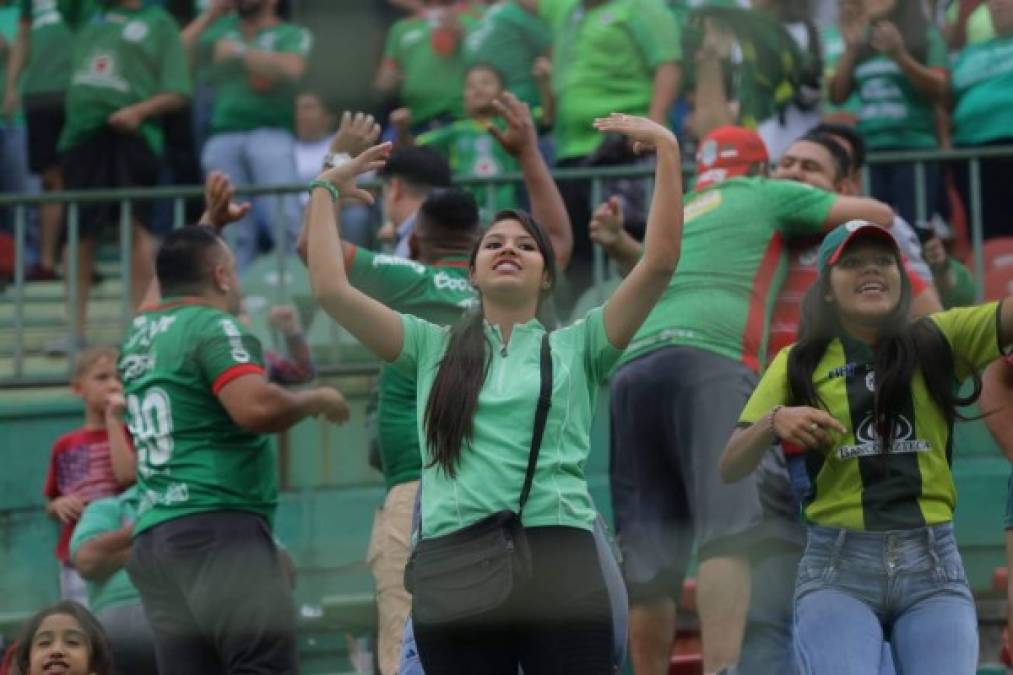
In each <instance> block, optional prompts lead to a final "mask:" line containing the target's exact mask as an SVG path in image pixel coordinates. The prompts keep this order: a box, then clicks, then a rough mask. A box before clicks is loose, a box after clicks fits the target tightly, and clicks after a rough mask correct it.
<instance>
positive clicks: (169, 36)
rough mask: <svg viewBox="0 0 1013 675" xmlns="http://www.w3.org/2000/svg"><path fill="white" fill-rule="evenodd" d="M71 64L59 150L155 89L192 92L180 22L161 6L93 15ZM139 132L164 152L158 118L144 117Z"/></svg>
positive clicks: (149, 142)
mask: <svg viewBox="0 0 1013 675" xmlns="http://www.w3.org/2000/svg"><path fill="white" fill-rule="evenodd" d="M73 63H74V68H73V76H72V77H71V83H70V88H69V89H68V90H67V118H66V123H65V124H64V127H63V133H62V134H61V135H60V149H61V150H66V149H67V148H70V147H73V146H74V145H77V144H78V143H80V142H81V141H83V140H85V139H86V138H88V137H89V136H91V135H93V134H95V133H96V132H97V131H99V130H100V129H102V128H103V127H105V126H106V120H107V119H108V118H109V116H110V115H111V114H112V113H114V112H116V111H117V110H119V109H120V108H123V107H125V106H128V105H133V104H134V103H140V102H141V101H146V100H148V99H149V98H151V97H152V96H154V95H156V94H162V93H167V92H170V93H175V94H181V95H183V96H189V94H190V75H189V72H188V70H187V64H186V57H185V56H184V55H183V43H182V41H181V40H180V37H179V26H177V25H176V21H175V19H173V18H172V17H171V16H169V14H168V13H167V12H166V11H165V10H164V9H161V8H159V7H148V8H144V9H139V10H130V9H122V8H117V9H113V10H109V11H108V12H106V13H105V14H104V15H101V16H97V17H95V19H93V20H92V21H91V22H90V23H89V24H88V25H87V26H85V27H84V28H82V29H81V31H80V33H78V36H77V39H76V40H75V43H74V56H73ZM139 133H140V134H141V136H143V137H144V140H145V141H147V143H148V145H149V146H150V147H151V149H152V150H154V151H155V152H156V153H161V152H162V144H163V140H164V139H163V135H162V125H161V124H160V122H159V120H158V119H157V118H149V119H147V120H145V121H144V123H143V124H142V125H141V128H140V130H139Z"/></svg>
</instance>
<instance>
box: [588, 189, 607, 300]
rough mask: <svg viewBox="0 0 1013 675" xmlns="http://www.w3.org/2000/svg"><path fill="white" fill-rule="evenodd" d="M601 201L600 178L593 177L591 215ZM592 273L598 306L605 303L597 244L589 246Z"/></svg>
mask: <svg viewBox="0 0 1013 675" xmlns="http://www.w3.org/2000/svg"><path fill="white" fill-rule="evenodd" d="M601 200H602V186H601V178H598V177H595V178H593V179H592V180H591V213H594V210H595V209H596V208H598V205H599V204H601ZM591 251H592V255H593V256H594V257H593V259H592V273H593V274H594V292H595V299H596V300H597V302H598V304H599V305H601V304H604V302H605V251H604V250H603V249H602V247H601V246H599V245H598V244H595V243H592V244H591Z"/></svg>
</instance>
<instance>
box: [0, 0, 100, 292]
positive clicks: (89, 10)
mask: <svg viewBox="0 0 1013 675" xmlns="http://www.w3.org/2000/svg"><path fill="white" fill-rule="evenodd" d="M17 2H18V5H19V6H20V11H21V13H20V16H21V20H20V24H19V26H18V32H17V36H16V37H15V39H14V41H13V43H12V44H11V45H10V56H9V58H8V59H7V63H6V69H7V81H6V86H5V88H4V101H3V116H4V117H6V118H8V119H11V118H12V117H14V116H15V114H16V113H17V111H18V109H19V108H20V107H22V105H21V104H22V102H23V108H24V113H25V122H26V125H27V131H28V166H29V168H30V169H31V171H32V173H34V174H38V175H39V177H40V178H41V179H42V187H43V189H45V190H47V191H48V190H62V189H63V169H62V165H61V162H60V153H59V150H58V149H57V142H58V141H59V139H60V132H61V131H62V130H63V124H64V105H65V101H64V93H65V92H66V90H67V87H69V86H70V74H71V45H72V44H73V40H74V34H75V33H76V32H77V31H78V30H79V29H80V28H81V27H82V26H83V25H84V24H85V23H86V22H87V21H88V20H89V19H90V18H91V16H92V14H94V13H95V11H96V9H97V6H96V3H95V2H94V1H93V0H17ZM39 225H40V227H41V232H40V242H39V243H40V250H39V254H40V255H39V263H38V265H37V266H36V267H35V268H34V269H33V270H31V271H30V273H29V276H30V277H31V278H34V279H39V280H45V279H54V278H56V275H55V273H54V272H53V270H54V268H55V266H56V263H57V261H58V258H59V253H60V232H61V230H62V227H63V205H62V204H52V203H50V204H42V205H41V206H40V207H39Z"/></svg>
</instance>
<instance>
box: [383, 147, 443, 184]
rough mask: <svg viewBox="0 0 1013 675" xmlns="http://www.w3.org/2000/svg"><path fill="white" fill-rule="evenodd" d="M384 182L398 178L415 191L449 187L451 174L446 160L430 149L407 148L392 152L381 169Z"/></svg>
mask: <svg viewBox="0 0 1013 675" xmlns="http://www.w3.org/2000/svg"><path fill="white" fill-rule="evenodd" d="M380 177H381V178H382V179H384V180H390V179H391V178H399V179H401V180H402V181H403V182H405V183H407V184H408V185H410V186H412V187H414V188H415V189H416V190H417V191H424V192H428V191H429V190H432V189H433V188H438V187H450V183H451V180H452V174H451V171H450V164H449V162H447V159H446V158H445V157H444V156H443V155H441V154H440V153H438V152H436V151H435V150H433V149H432V148H425V147H419V146H414V145H412V146H407V147H401V148H397V149H396V150H394V152H392V153H391V155H390V159H388V160H387V163H386V164H385V165H384V167H383V168H382V169H380Z"/></svg>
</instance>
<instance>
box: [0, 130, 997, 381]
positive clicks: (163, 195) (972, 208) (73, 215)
mask: <svg viewBox="0 0 1013 675" xmlns="http://www.w3.org/2000/svg"><path fill="white" fill-rule="evenodd" d="M1011 156H1013V146H1003V147H989V148H974V149H964V150H952V151H946V152H943V151H938V150H936V151H909V152H889V153H875V154H871V155H870V156H869V158H868V163H869V164H870V165H874V164H887V163H909V164H914V167H915V191H916V194H915V197H916V199H915V201H916V204H917V209H918V211H917V217H918V220H919V221H921V222H924V221H925V219H926V216H927V212H926V199H925V196H926V176H925V167H926V165H927V164H929V163H939V162H950V161H967V162H969V175H970V186H971V190H970V199H969V203H968V204H967V207H968V212H969V216H970V226H971V227H970V230H971V242H972V246H973V252H974V272H975V281H976V284H977V286H978V291H977V292H978V295H977V297H978V299H979V300H981V299H982V294H983V286H984V284H983V280H984V273H985V261H984V256H983V241H984V238H983V232H984V230H983V223H982V203H981V199H982V197H981V161H982V160H983V159H988V158H993V157H1011ZM694 168H695V167H694V166H693V165H691V164H687V165H686V166H684V177H685V179H686V180H687V181H688V180H689V178H690V177H691V176H692V174H693V171H694ZM553 176H554V177H555V178H556V180H557V181H560V182H564V181H572V180H590V181H591V189H590V202H591V208H592V209H593V208H594V207H595V206H597V205H598V204H600V203H601V201H602V199H603V197H604V185H605V182H606V181H608V180H610V179H618V178H643V179H644V182H643V189H644V194H645V200H646V203H650V195H651V193H652V191H653V189H654V186H653V182H654V181H653V177H654V169H653V167H652V166H651V165H645V164H639V165H630V166H614V167H594V168H571V169H557V170H555V171H553ZM455 182H456V183H457V184H458V185H460V186H462V187H471V188H474V186H484V190H485V200H484V201H485V207H486V209H487V210H488V211H489V212H492V211H493V210H494V207H495V203H496V189H497V187H499V186H501V185H503V184H520V183H521V182H522V176H521V175H520V174H519V173H515V174H505V175H500V176H496V177H473V176H469V177H459V178H458V179H457V180H456V181H455ZM368 186H369V187H378V184H377V183H372V184H369V185H368ZM863 186H864V187H865V192H866V193H868V187H869V173H868V170H866V171H865V173H864V175H863ZM303 190H305V185H303V184H301V183H299V184H289V185H273V186H246V187H238V188H237V190H236V192H237V195H238V197H240V198H243V199H245V198H250V197H255V196H261V195H282V194H292V193H299V192H302V191H303ZM202 198H203V188H202V187H200V186H181V187H157V188H146V189H119V190H103V191H76V192H74V191H67V192H49V193H43V194H32V195H23V194H13V195H11V194H8V195H0V209H13V213H14V218H13V222H14V240H15V251H16V256H15V266H14V280H13V285H12V286H13V292H12V293H8V299H6V300H3V299H2V298H0V302H3V301H6V302H13V304H14V313H13V314H14V326H13V330H14V341H13V354H12V356H13V373H12V375H11V376H9V377H5V376H0V385H3V386H33V385H39V384H47V383H53V382H61V381H66V377H59V378H54V377H38V376H32V375H31V374H28V373H26V372H25V356H26V351H25V349H26V345H25V327H26V325H25V318H26V316H25V311H26V298H25V275H26V269H25V251H26V248H25V247H26V241H27V227H28V225H27V223H28V209H29V208H32V207H36V206H39V205H41V204H45V203H60V204H65V205H66V206H67V209H66V243H67V255H66V261H67V264H66V268H65V269H64V278H65V279H66V283H65V287H66V296H67V312H66V323H67V326H68V332H69V333H70V336H71V338H78V337H80V336H77V335H75V334H74V333H75V320H74V319H75V316H76V313H77V310H78V308H77V284H78V279H77V276H78V269H77V265H78V262H77V250H78V246H79V243H80V238H81V230H80V228H81V223H80V209H81V206H82V205H85V204H94V203H119V222H118V230H119V231H118V247H119V256H118V258H119V265H120V267H119V278H120V281H121V286H122V291H121V292H122V298H121V299H120V328H121V330H124V329H125V327H126V326H127V322H128V321H129V320H130V319H131V317H132V314H133V307H132V306H131V287H130V286H131V263H130V261H131V247H132V231H131V227H132V225H131V205H132V203H134V202H137V201H159V200H168V201H169V202H171V204H172V221H173V223H172V224H173V227H182V226H183V225H184V224H185V211H186V208H185V206H186V201H187V200H190V199H202ZM277 202H278V203H277V217H276V218H275V222H274V239H275V242H276V244H277V243H278V242H285V241H286V238H287V236H288V235H287V231H286V227H285V218H284V213H283V204H282V200H277ZM593 250H594V259H593V266H592V273H593V284H594V285H593V288H595V289H596V292H597V293H598V296H597V298H596V299H597V301H599V302H604V300H605V299H606V297H605V283H606V282H607V281H608V280H609V278H610V277H611V276H612V275H613V274H614V273H615V270H614V268H613V267H612V266H611V265H610V264H609V263H608V261H607V259H606V256H605V254H604V252H603V251H602V250H601V248H600V247H598V246H595V247H594V249H593ZM273 255H275V258H276V264H277V278H278V282H277V286H276V291H275V292H276V297H275V300H276V301H277V302H286V301H288V300H289V295H288V288H287V274H286V271H287V270H286V268H287V265H288V264H289V257H288V251H287V247H286V246H283V245H276V246H275V248H274V254H273ZM75 343H76V340H75V339H71V340H70V344H71V347H72V351H73V348H74V345H75ZM68 368H69V365H68ZM369 370H371V367H370V366H364V365H362V364H356V365H341V364H324V365H323V367H322V372H324V373H331V374H334V373H345V372H347V373H348V374H353V373H363V372H368V371H369Z"/></svg>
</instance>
